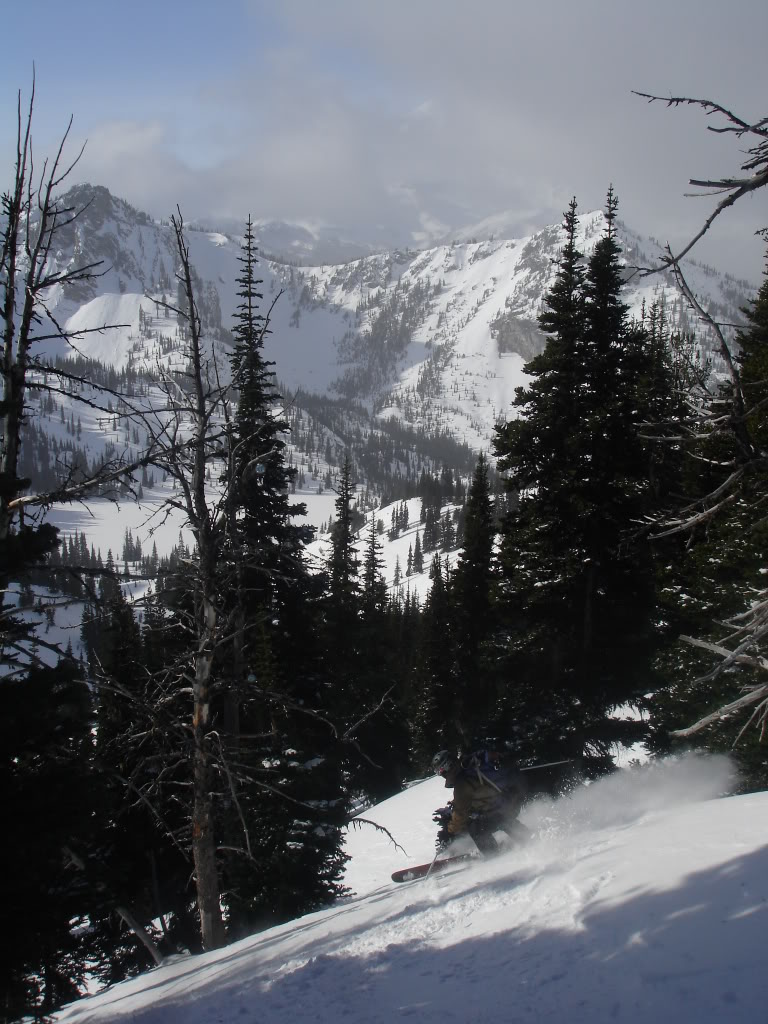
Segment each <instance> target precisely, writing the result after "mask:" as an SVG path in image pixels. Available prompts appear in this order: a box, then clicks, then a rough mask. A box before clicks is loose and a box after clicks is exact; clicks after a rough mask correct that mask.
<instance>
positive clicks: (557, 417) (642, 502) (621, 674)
mask: <svg viewBox="0 0 768 1024" xmlns="http://www.w3.org/2000/svg"><path fill="white" fill-rule="evenodd" d="M615 217H616V199H615V197H614V195H613V192H612V191H609V193H608V200H607V206H606V232H605V234H604V236H603V237H602V238H601V239H600V240H599V241H598V242H597V244H596V246H595V248H594V251H593V254H592V256H591V258H590V260H589V262H588V265H587V268H586V271H585V270H584V268H583V266H582V257H581V254H580V253H579V251H578V249H577V245H576V234H577V227H578V220H577V217H576V206H575V202H574V203H571V206H570V207H569V210H568V212H567V213H566V215H565V231H566V244H565V247H564V249H563V254H562V258H561V262H560V265H559V271H558V276H557V279H556V283H555V286H554V288H553V291H552V293H551V294H550V295H549V296H548V297H547V300H546V305H547V310H546V311H545V313H544V314H543V316H542V318H541V325H542V327H543V328H544V329H545V330H546V331H547V332H548V333H549V334H550V338H549V341H548V344H547V347H546V349H545V351H544V353H543V354H542V355H541V356H539V357H537V358H536V359H534V360H532V361H531V362H530V363H529V364H528V365H527V367H526V370H527V372H528V373H529V374H530V376H531V377H532V378H533V379H532V382H531V384H530V386H529V387H528V388H527V389H519V390H518V393H517V398H516V400H515V406H516V407H517V409H518V413H519V415H518V418H516V419H515V420H512V421H510V422H509V423H507V424H506V425H505V426H504V427H502V428H501V429H500V430H499V432H498V435H497V440H496V452H497V454H498V455H499V457H500V463H499V466H500V468H501V469H504V470H507V471H509V474H510V476H509V486H510V489H511V490H512V491H514V492H517V493H519V500H518V502H517V504H516V506H515V507H514V508H513V510H512V511H511V512H509V513H508V515H507V518H506V519H505V522H504V525H503V536H502V551H501V562H502V567H503V576H504V588H505V592H506V597H505V600H506V609H505V615H506V617H507V621H508V628H509V629H511V631H512V634H513V637H514V639H513V641H512V645H511V647H510V645H509V644H508V643H507V642H506V641H505V640H504V637H503V635H500V636H499V637H497V639H496V641H494V643H500V645H501V647H502V648H505V647H506V649H507V658H506V661H505V662H504V663H503V668H502V672H503V675H504V676H506V680H507V682H506V686H505V688H504V692H503V693H502V694H501V706H502V708H503V709H504V710H503V711H502V714H501V718H500V721H501V723H502V727H503V728H506V729H507V731H509V732H513V733H514V734H515V735H516V736H517V738H518V740H520V742H521V743H522V744H523V746H524V747H526V748H527V749H528V751H529V752H531V753H534V752H535V753H537V754H541V753H543V752H545V751H547V752H552V753H554V752H558V753H561V754H562V753H568V752H572V753H574V754H577V755H579V756H580V755H584V756H585V757H586V763H587V770H588V771H590V772H596V771H600V770H604V769H606V768H609V767H610V765H611V764H612V760H611V753H610V752H611V744H612V743H613V742H615V741H618V740H621V739H632V738H636V737H637V734H638V730H637V728H636V726H633V725H632V724H630V723H627V722H623V721H620V720H618V719H617V718H615V717H612V716H611V712H612V709H613V708H615V707H617V706H620V705H622V704H624V703H627V702H632V701H637V700H639V699H641V696H642V693H643V692H644V691H645V690H647V689H648V684H649V679H650V663H651V660H652V655H653V653H654V651H655V649H656V647H657V645H658V637H657V636H656V612H657V603H656V591H655V564H654V557H653V551H652V550H651V547H650V544H649V542H648V541H647V539H643V538H639V537H637V536H635V535H636V534H637V533H638V526H637V524H638V523H639V522H641V521H642V520H643V518H644V517H645V516H647V515H648V514H649V513H650V511H651V509H652V508H653V502H654V501H655V500H656V499H655V496H654V494H653V488H652V485H651V481H650V479H649V468H648V467H649V459H648V456H647V452H646V450H645V447H644V442H643V441H642V439H641V437H640V431H639V426H640V423H641V422H644V421H645V420H646V419H647V417H648V414H649V410H648V408H647V406H644V405H643V402H642V398H643V387H644V382H645V380H646V375H645V369H646V368H647V364H648V360H649V349H648V344H647V334H646V332H645V330H644V329H643V328H642V327H641V326H639V325H636V324H634V323H632V322H631V321H630V320H629V317H628V313H627V308H626V306H625V305H624V303H623V302H622V301H621V297H620V293H621V286H622V276H621V267H620V260H619V256H620V249H619V246H618V243H617V240H616V235H615ZM497 653H498V652H497Z"/></svg>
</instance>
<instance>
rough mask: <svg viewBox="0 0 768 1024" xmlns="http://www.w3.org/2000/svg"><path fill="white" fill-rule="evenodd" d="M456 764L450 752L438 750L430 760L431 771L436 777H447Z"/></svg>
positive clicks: (454, 757)
mask: <svg viewBox="0 0 768 1024" xmlns="http://www.w3.org/2000/svg"><path fill="white" fill-rule="evenodd" d="M457 764H458V761H457V759H456V756H455V755H454V754H452V753H451V752H450V750H439V751H438V752H437V753H436V754H435V756H434V757H433V758H432V771H433V772H435V774H436V775H447V774H448V772H450V771H451V770H452V769H453V768H455V767H456V766H457Z"/></svg>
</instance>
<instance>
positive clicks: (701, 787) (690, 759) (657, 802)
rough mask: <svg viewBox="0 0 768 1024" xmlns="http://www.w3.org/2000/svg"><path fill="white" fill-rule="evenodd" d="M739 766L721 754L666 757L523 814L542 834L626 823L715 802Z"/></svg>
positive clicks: (535, 804)
mask: <svg viewBox="0 0 768 1024" xmlns="http://www.w3.org/2000/svg"><path fill="white" fill-rule="evenodd" d="M735 778H736V772H735V769H734V766H733V763H732V762H731V761H730V759H729V758H728V757H725V756H724V755H721V754H716V755H708V754H694V753H688V754H683V755H681V756H678V757H666V758H661V759H659V760H657V761H650V762H648V763H647V764H644V765H641V766H638V767H636V768H632V769H627V770H623V771H618V772H616V773H615V774H613V775H609V776H607V777H606V778H603V779H600V780H599V781H597V782H593V783H591V784H590V785H584V786H580V787H578V789H575V790H574V791H573V792H572V793H570V794H569V795H568V796H565V797H560V798H559V799H558V800H554V801H551V800H536V801H534V802H533V803H531V805H530V806H529V807H528V808H526V810H525V811H524V812H523V819H524V820H525V822H526V824H527V825H528V826H529V827H531V828H533V829H535V830H536V831H537V832H538V833H539V835H541V836H544V835H550V836H552V837H554V836H557V835H558V834H562V833H564V832H573V831H583V830H585V829H593V828H610V827H615V826H617V825H626V824H629V823H630V822H632V821H636V820H637V819H638V818H640V817H642V816H643V815H645V814H648V813H652V812H654V811H664V810H668V809H670V808H672V807H677V806H681V805H683V804H691V803H698V802H699V801H701V800H712V799H714V798H716V797H719V796H724V795H725V794H727V793H728V792H730V791H731V789H732V787H733V784H734V781H735Z"/></svg>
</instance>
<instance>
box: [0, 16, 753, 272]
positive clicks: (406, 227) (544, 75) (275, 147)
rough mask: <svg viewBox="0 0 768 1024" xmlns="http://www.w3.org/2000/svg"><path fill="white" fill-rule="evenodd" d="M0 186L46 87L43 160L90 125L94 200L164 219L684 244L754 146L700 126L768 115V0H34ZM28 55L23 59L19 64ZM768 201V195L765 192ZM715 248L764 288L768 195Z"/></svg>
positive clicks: (727, 224)
mask: <svg viewBox="0 0 768 1024" xmlns="http://www.w3.org/2000/svg"><path fill="white" fill-rule="evenodd" d="M9 6H10V7H11V9H10V10H8V11H5V12H4V14H3V31H4V33H5V34H6V37H7V38H9V39H13V40H14V46H13V48H12V50H11V48H10V47H7V46H6V47H4V54H3V61H2V63H0V119H1V122H0V123H2V125H3V132H2V144H1V145H2V148H0V169H2V171H3V178H2V180H0V184H2V183H4V182H5V181H7V180H9V174H10V172H11V167H12V164H11V160H12V142H13V137H12V136H13V132H14V130H15V104H16V94H17V91H18V89H19V88H21V89H22V92H23V94H24V96H28V92H29V86H30V81H31V71H32V63H33V61H34V63H35V66H36V70H37V101H36V119H35V141H36V152H37V153H38V155H42V153H43V152H45V151H47V150H48V149H49V148H50V147H51V146H52V145H53V143H54V141H55V139H56V138H57V136H58V135H60V133H61V131H62V129H63V127H65V126H66V123H67V121H68V119H69V116H70V114H72V115H74V124H73V130H72V140H73V146H72V152H74V151H75V149H76V147H77V146H79V144H81V143H82V142H83V141H85V140H86V139H87V146H86V150H85V154H84V156H83V159H82V161H81V163H80V164H79V165H78V167H77V169H76V172H75V174H74V177H73V180H76V181H79V180H89V181H92V182H94V183H99V184H104V185H107V187H109V188H110V190H112V191H113V192H115V193H116V194H118V195H121V196H123V197H124V198H126V199H128V200H129V201H130V202H132V203H134V204H135V205H137V206H139V207H141V208H143V209H145V210H147V211H148V212H150V213H152V214H154V215H156V216H166V215H168V214H169V213H170V212H171V211H172V210H174V209H175V206H176V204H177V203H179V204H180V205H181V207H182V210H183V212H184V214H185V216H186V217H187V219H192V218H198V219H203V220H207V221H211V222H215V221H216V220H217V219H218V218H236V219H238V220H243V219H244V218H245V216H246V215H247V214H248V213H249V212H250V213H251V214H253V216H254V217H256V218H262V217H273V218H281V219H287V220H292V221H298V222H301V223H305V224H309V225H333V226H336V227H337V228H338V229H339V231H340V232H341V233H342V234H343V235H345V236H348V237H353V238H356V239H358V240H368V241H373V242H375V243H378V244H383V243H399V244H403V243H404V242H411V243H412V244H413V243H416V244H425V243H426V242H428V241H429V240H430V239H433V238H438V237H440V236H443V235H448V236H450V234H451V232H452V231H453V230H457V229H459V228H462V227H465V226H466V225H470V224H474V223H476V222H478V221H480V220H482V219H483V218H485V217H488V216H492V215H494V214H498V213H500V212H507V213H508V218H507V221H508V224H509V225H510V229H511V230H512V231H513V232H514V233H515V234H517V235H521V234H525V233H527V232H529V231H530V230H532V229H535V228H537V227H541V226H543V225H545V224H547V223H550V222H552V221H554V220H558V219H559V217H560V213H561V211H562V210H563V209H564V207H565V206H566V204H567V203H568V200H569V199H570V197H571V196H572V195H576V197H577V199H578V202H579V207H580V209H582V210H589V209H594V208H598V207H600V206H602V204H603V200H604V197H605V193H606V190H607V187H608V185H609V184H610V183H613V185H614V187H615V189H616V191H617V193H618V195H619V199H620V204H621V205H620V216H622V218H623V219H624V220H625V221H626V222H627V223H628V224H629V225H630V226H631V227H632V228H634V229H635V230H636V231H638V232H640V233H641V234H644V235H646V234H647V235H653V236H655V237H657V238H659V239H660V240H661V241H667V240H669V241H670V242H672V244H673V245H679V244H680V243H681V242H683V241H685V240H687V237H688V235H689V234H691V233H693V232H694V231H695V229H696V227H697V226H698V225H699V223H700V222H701V221H702V220H703V219H704V218H705V217H706V215H707V214H708V212H709V210H710V209H711V205H712V200H707V199H703V198H698V199H690V198H689V199H686V198H684V193H685V192H686V191H687V183H688V179H689V178H690V177H707V178H709V177H714V176H719V175H723V174H728V175H732V174H736V173H737V172H738V167H739V164H740V162H741V159H742V158H741V154H740V147H741V148H743V145H744V143H743V142H739V140H736V139H734V138H733V137H731V136H722V135H717V134H714V133H712V132H709V131H707V130H706V128H707V125H708V124H714V123H715V122H714V121H713V119H712V118H707V117H706V116H705V115H704V114H703V113H702V112H701V111H699V110H694V109H677V110H672V109H667V108H666V107H665V106H662V105H661V104H652V105H648V104H647V103H645V102H644V101H643V100H641V99H639V98H637V97H636V96H633V95H632V92H631V91H632V90H633V89H637V90H642V91H647V92H655V93H659V94H661V95H665V96H666V95H672V94H674V95H677V94H683V95H690V96H696V97H706V98H711V99H715V100H717V101H718V102H720V103H721V104H723V105H724V106H727V107H729V108H730V109H732V110H734V111H735V112H736V113H738V114H739V115H740V116H741V117H743V118H745V119H748V120H750V121H755V120H758V119H759V118H761V117H764V116H766V115H768V62H766V60H765V41H766V39H768V4H767V3H766V2H765V0H732V2H731V3H730V4H728V5H724V4H723V3H722V2H721V0H646V2H645V3H642V4H638V3H637V2H634V0H633V2H629V0H528V2H521V0H471V2H469V0H465V2H459V0H389V2H388V3H378V2H377V3H374V2H371V0H271V2H266V0H218V2H216V3H213V2H211V0H208V2H203V0H184V2H182V0H152V2H150V0H133V2H131V3H130V4H126V3H119V4H118V3H116V2H110V0H66V2H54V0H36V2H35V3H32V4H26V5H22V4H20V3H17V2H15V0H13V2H12V4H10V5H9ZM9 50H10V51H11V52H9ZM764 191H766V192H768V190H764ZM721 220H722V222H721V223H720V224H719V225H718V226H717V229H716V230H714V231H713V236H712V238H711V239H710V240H709V241H708V243H707V245H706V246H702V247H701V249H700V250H699V253H698V254H699V256H700V258H702V259H704V260H706V261H707V262H710V263H712V264H714V265H716V266H718V268H719V269H723V270H729V271H731V272H733V273H735V274H738V275H740V276H746V277H749V278H750V279H752V280H755V281H758V280H759V279H760V275H761V273H762V269H763V265H764V260H763V255H764V245H763V243H761V242H760V241H759V240H758V239H756V238H755V237H754V235H753V232H754V230H755V229H756V228H757V227H760V226H762V225H765V224H768V195H761V196H756V197H747V198H746V199H744V200H742V202H741V203H740V204H739V206H737V207H736V208H735V209H734V210H732V211H730V212H729V213H727V214H726V215H725V216H724V217H723V218H722V219H721Z"/></svg>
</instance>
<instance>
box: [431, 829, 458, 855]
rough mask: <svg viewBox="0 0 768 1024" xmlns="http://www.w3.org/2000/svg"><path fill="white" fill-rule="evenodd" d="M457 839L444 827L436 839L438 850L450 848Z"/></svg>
mask: <svg viewBox="0 0 768 1024" xmlns="http://www.w3.org/2000/svg"><path fill="white" fill-rule="evenodd" d="M455 838H456V836H454V835H453V834H452V833H451V832H449V831H448V829H447V828H446V827H445V826H443V827H442V828H441V829H439V830H438V833H437V838H436V839H435V846H436V847H437V849H438V850H445V849H446V847H448V846H450V844H451V843H452V842H453V840H454V839H455Z"/></svg>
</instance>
